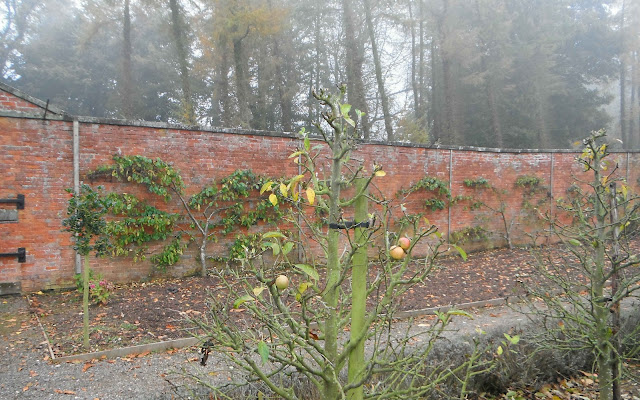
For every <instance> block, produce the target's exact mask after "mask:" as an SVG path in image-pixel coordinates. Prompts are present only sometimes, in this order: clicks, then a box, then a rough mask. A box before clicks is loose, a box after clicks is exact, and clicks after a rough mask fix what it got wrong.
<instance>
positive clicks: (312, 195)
mask: <svg viewBox="0 0 640 400" xmlns="http://www.w3.org/2000/svg"><path fill="white" fill-rule="evenodd" d="M307 200H309V204H313V203H314V202H315V201H316V192H315V190H313V188H312V187H311V186H309V187H308V188H307Z"/></svg>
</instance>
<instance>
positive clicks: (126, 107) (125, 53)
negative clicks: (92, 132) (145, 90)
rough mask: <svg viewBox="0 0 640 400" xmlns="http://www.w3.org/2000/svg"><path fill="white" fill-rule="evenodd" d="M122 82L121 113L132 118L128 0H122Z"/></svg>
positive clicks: (127, 117) (129, 13) (129, 12)
mask: <svg viewBox="0 0 640 400" xmlns="http://www.w3.org/2000/svg"><path fill="white" fill-rule="evenodd" d="M122 38H123V42H122V82H121V85H120V96H121V101H122V115H123V116H124V118H126V119H132V118H133V116H134V115H135V113H134V110H133V94H132V93H133V75H132V71H131V69H132V63H131V53H132V49H131V11H130V8H129V0H125V2H124V15H123V24H122Z"/></svg>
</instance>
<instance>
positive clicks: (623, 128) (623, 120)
mask: <svg viewBox="0 0 640 400" xmlns="http://www.w3.org/2000/svg"><path fill="white" fill-rule="evenodd" d="M625 4H626V2H625V1H624V0H623V1H622V8H621V10H620V35H621V39H620V49H621V50H620V52H621V54H620V76H619V79H620V139H621V140H622V142H623V145H624V147H625V148H627V149H629V148H631V142H630V141H631V138H630V137H627V116H626V115H625V114H626V112H627V105H626V98H627V89H626V80H627V76H626V72H627V66H626V63H625V58H626V54H625V42H626V41H625V37H624V36H625V27H624V22H625V20H624V13H625Z"/></svg>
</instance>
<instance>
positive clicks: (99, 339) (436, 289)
mask: <svg viewBox="0 0 640 400" xmlns="http://www.w3.org/2000/svg"><path fill="white" fill-rule="evenodd" d="M633 247H634V248H638V247H640V240H636V241H635V242H634V243H633ZM544 252H545V254H547V255H553V257H554V258H555V259H556V260H560V261H557V262H562V260H561V259H560V257H561V255H562V250H561V247H558V246H550V247H547V248H545V249H544ZM534 266H535V259H534V257H533V256H532V254H531V252H530V251H529V250H528V249H519V248H517V249H512V250H509V249H497V250H489V251H483V252H477V253H473V254H470V255H469V257H468V259H467V260H466V261H463V260H462V259H461V258H460V257H459V256H449V257H445V258H442V259H440V260H439V261H438V268H437V269H436V270H435V271H433V272H432V273H431V274H430V275H429V276H428V278H427V279H426V280H425V281H424V282H423V283H421V284H418V285H415V286H414V287H413V288H412V289H411V290H409V291H408V292H407V293H406V294H405V295H404V296H403V297H402V299H401V303H400V310H419V309H424V308H429V307H435V306H444V305H451V304H463V303H469V302H475V301H482V300H491V299H497V298H505V297H509V296H512V295H514V294H516V292H517V291H518V290H521V288H522V286H521V285H520V284H519V283H522V282H525V283H529V282H532V281H534V280H535V281H539V280H540V278H539V275H538V272H537V270H536V268H535V267H534ZM421 267H422V265H420V264H416V265H415V268H421ZM372 274H373V271H372ZM211 292H216V294H220V293H223V294H224V289H223V287H222V285H221V284H220V281H219V278H217V277H213V276H208V277H204V278H203V277H193V278H186V279H175V280H164V281H155V282H148V283H135V284H130V285H125V286H120V287H117V288H116V290H115V291H114V292H113V294H112V296H111V297H110V299H109V302H108V304H106V305H100V306H96V305H92V306H91V307H90V311H89V312H90V317H91V343H92V351H98V350H107V349H111V348H116V347H123V346H131V345H137V344H144V343H149V342H156V341H161V340H168V339H175V338H180V337H188V336H190V335H189V332H188V331H187V330H188V329H189V326H186V325H185V322H184V317H183V316H184V315H188V316H190V317H197V316H199V315H202V314H203V313H205V312H206V311H207V299H208V296H209V295H210V293H211ZM30 299H31V301H32V309H33V311H34V312H35V313H37V314H38V315H39V316H40V320H41V321H42V324H43V326H44V329H45V331H46V332H47V334H48V336H49V340H50V341H51V342H52V348H53V351H54V354H55V356H56V357H59V356H65V355H70V354H77V353H80V352H83V351H84V350H83V349H82V347H81V343H82V340H81V337H82V336H81V335H82V316H81V311H82V306H81V304H82V298H81V295H80V294H79V293H78V292H77V291H75V290H74V291H67V292H53V293H43V294H34V295H32V296H30ZM181 313H183V314H182V315H181Z"/></svg>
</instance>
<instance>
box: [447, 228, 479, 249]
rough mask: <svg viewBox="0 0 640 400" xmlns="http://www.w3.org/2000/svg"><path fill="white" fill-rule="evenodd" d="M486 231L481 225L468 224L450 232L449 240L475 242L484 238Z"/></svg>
mask: <svg viewBox="0 0 640 400" xmlns="http://www.w3.org/2000/svg"><path fill="white" fill-rule="evenodd" d="M487 234H488V231H487V230H486V229H485V228H484V227H482V226H469V227H466V228H464V229H461V230H459V231H454V232H451V235H450V237H449V240H450V242H451V243H454V244H458V245H460V244H464V243H467V242H470V241H471V242H475V241H481V240H486V239H487V238H488V235H487Z"/></svg>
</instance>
